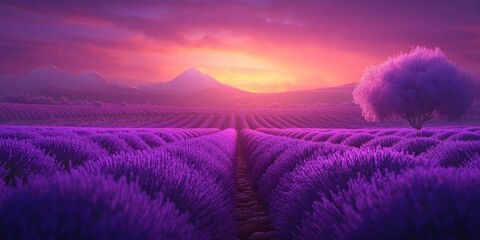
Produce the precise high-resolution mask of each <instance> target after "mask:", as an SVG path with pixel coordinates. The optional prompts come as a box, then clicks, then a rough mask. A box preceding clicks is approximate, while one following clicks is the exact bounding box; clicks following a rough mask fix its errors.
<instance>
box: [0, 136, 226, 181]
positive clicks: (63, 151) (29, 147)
mask: <svg viewBox="0 0 480 240" xmlns="http://www.w3.org/2000/svg"><path fill="white" fill-rule="evenodd" d="M218 131H219V130H218V129H194V130H185V129H184V130H182V129H162V130H152V129H135V130H133V129H99V128H62V127H58V128H52V127H2V128H0V156H1V159H2V164H1V165H0V166H3V167H4V168H5V169H8V170H9V172H10V174H9V175H8V176H7V177H6V181H7V182H10V181H11V180H12V179H13V178H14V177H20V178H23V180H25V179H26V178H27V177H28V175H29V174H30V173H33V172H38V171H40V172H42V171H44V170H45V171H46V172H52V171H57V170H59V169H63V170H68V169H70V168H72V167H77V166H79V165H81V164H82V163H84V162H85V161H87V160H92V161H96V160H98V159H100V158H102V157H105V156H109V155H112V154H119V153H126V152H132V151H144V150H149V149H155V148H159V147H162V146H165V145H167V144H169V143H172V142H177V141H185V140H187V139H192V138H197V137H200V136H204V135H209V134H213V133H216V132H218ZM29 165H31V168H34V169H35V170H28V169H30V167H29ZM13 173H15V176H14V174H13Z"/></svg>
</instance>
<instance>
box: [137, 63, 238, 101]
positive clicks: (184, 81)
mask: <svg viewBox="0 0 480 240" xmlns="http://www.w3.org/2000/svg"><path fill="white" fill-rule="evenodd" d="M139 89H142V90H146V91H159V90H160V91H169V92H174V93H179V94H182V95H187V94H193V93H197V92H202V91H204V90H208V89H216V90H220V91H222V92H226V93H242V92H243V91H242V90H240V89H237V88H234V87H231V86H228V85H226V84H223V83H221V82H219V81H217V80H216V79H214V78H213V77H211V76H209V75H207V74H204V73H202V72H200V71H199V70H197V69H196V68H189V69H187V70H186V71H184V72H183V73H181V74H180V75H178V76H177V77H175V78H174V79H172V80H170V81H168V82H161V83H155V84H152V85H147V86H141V87H139Z"/></svg>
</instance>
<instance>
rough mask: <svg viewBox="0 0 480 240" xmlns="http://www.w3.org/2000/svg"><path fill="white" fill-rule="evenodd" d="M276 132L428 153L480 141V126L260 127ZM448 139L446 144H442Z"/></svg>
mask: <svg viewBox="0 0 480 240" xmlns="http://www.w3.org/2000/svg"><path fill="white" fill-rule="evenodd" d="M259 131H261V132H263V133H267V134H271V135H275V136H284V137H290V138H295V139H301V140H306V141H312V142H327V143H332V144H340V145H345V146H349V147H357V148H371V149H374V148H389V149H392V150H395V151H403V152H407V153H410V154H413V155H421V154H426V153H427V152H429V151H430V150H432V149H434V147H436V146H438V145H441V146H442V147H439V148H443V146H446V145H449V144H450V142H466V143H468V142H473V143H475V142H480V128H478V127H467V128H461V127H458V128H430V129H427V130H422V131H418V130H410V129H360V130H350V129H338V130H332V129H285V130H284V129H260V130H259ZM441 143H446V144H441Z"/></svg>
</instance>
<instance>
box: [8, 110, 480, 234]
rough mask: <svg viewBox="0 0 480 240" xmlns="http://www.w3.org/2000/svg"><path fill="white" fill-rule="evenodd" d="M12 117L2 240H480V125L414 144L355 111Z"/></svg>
mask: <svg viewBox="0 0 480 240" xmlns="http://www.w3.org/2000/svg"><path fill="white" fill-rule="evenodd" d="M3 106H4V108H1V110H0V112H2V114H3V115H2V116H3V118H2V120H3V122H4V125H3V126H2V127H0V156H1V165H0V166H1V168H0V176H1V178H2V180H3V181H2V184H0V192H1V194H2V197H1V203H0V216H1V217H0V219H1V220H0V236H1V238H3V239H45V238H53V239H66V238H68V239H392V238H395V239H446V238H457V239H458V238H462V239H475V238H477V236H480V235H479V234H480V231H479V230H478V228H476V226H477V225H478V224H479V223H480V222H479V219H480V208H479V209H477V207H476V202H478V201H479V200H480V191H479V190H478V184H480V175H479V174H478V168H479V167H480V127H478V125H475V124H474V123H475V121H476V113H475V112H472V113H470V115H469V118H467V120H466V121H464V122H463V123H462V124H459V123H456V124H457V125H453V124H455V123H450V124H452V126H448V124H449V123H448V122H441V121H438V122H433V123H431V124H430V125H429V127H426V128H424V129H422V130H420V131H419V130H415V129H412V128H407V127H405V126H404V124H403V123H402V122H399V121H390V122H382V123H372V126H371V127H363V128H360V126H361V125H362V121H361V118H360V117H359V114H360V113H359V112H356V111H353V110H354V108H353V107H344V108H343V109H342V108H336V109H333V108H329V107H323V108H317V109H316V111H317V113H316V114H313V112H314V111H313V110H312V109H305V108H303V109H301V108H300V109H264V110H261V109H259V110H250V112H249V113H246V114H245V113H244V114H241V113H240V110H235V109H230V110H229V109H224V110H223V112H221V111H220V110H219V109H216V110H212V109H210V110H209V109H198V108H189V109H182V108H176V109H168V108H157V107H151V108H148V107H137V108H135V107H131V108H125V107H123V108H121V107H115V106H113V107H108V106H105V107H103V108H91V107H84V109H82V107H77V108H68V107H67V106H65V107H62V106H53V107H52V106H47V105H46V106H42V107H43V108H44V109H42V108H37V109H36V111H35V110H34V109H35V108H34V107H31V106H28V105H24V106H22V107H23V108H17V106H18V105H12V107H10V106H8V105H6V104H4V105H3ZM9 107H10V108H9ZM12 109H16V111H13V110H12ZM42 110H43V111H42ZM46 110H48V111H46ZM260 112H261V114H260ZM320 113H329V114H328V115H325V116H324V115H323V114H320ZM14 119H15V120H14ZM101 119H104V120H105V119H107V120H108V121H100V120H101ZM116 119H118V120H116ZM135 119H136V120H135ZM141 119H144V120H143V121H142V120H141ZM14 121H17V122H16V124H15V125H14V124H13V123H14ZM130 121H131V122H130ZM129 122H130V123H137V124H138V123H141V125H142V127H141V128H140V127H139V126H137V125H134V126H132V125H130V124H129ZM48 123H50V125H53V126H48V125H49V124H48ZM80 123H83V124H80ZM25 124H28V125H29V126H26V125H25ZM38 124H42V125H43V126H41V125H38ZM61 124H64V125H75V124H78V125H80V127H79V126H76V127H75V126H59V125H61ZM160 124H163V125H160ZM315 124H318V125H319V126H324V127H323V128H312V127H309V126H315ZM442 124H443V127H442V126H441V125H442ZM22 125H23V126H22ZM108 125H110V127H107V126H108ZM121 125H125V126H128V127H121ZM325 126H331V127H330V128H325ZM399 223H402V224H399Z"/></svg>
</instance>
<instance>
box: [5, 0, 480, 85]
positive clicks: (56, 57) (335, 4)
mask: <svg viewBox="0 0 480 240" xmlns="http://www.w3.org/2000/svg"><path fill="white" fill-rule="evenodd" d="M478 12H480V4H479V3H478V1H475V0H464V1H440V2H439V1H434V0H425V1H414V0H405V1H397V2H392V1H381V0H366V1H353V0H351V1H347V0H338V1H307V0H305V1H287V0H276V1H271V0H263V1H251V0H248V1H246V0H243V1H240V0H235V1H227V0H214V1H207V0H205V1H178V0H175V1H174V0H170V1H152V0H143V1H127V0H120V1H118V0H117V1H114V0H107V1H55V0H43V1H40V0H7V1H3V2H2V3H1V4H0V20H1V21H0V22H1V23H0V30H1V32H0V36H1V37H2V38H3V40H2V42H0V48H1V49H2V50H5V51H6V54H5V56H2V57H0V58H2V59H0V61H1V62H2V63H3V62H5V63H7V65H15V64H12V63H8V60H6V58H7V57H8V58H9V59H18V60H19V61H21V60H23V62H26V63H25V65H24V66H23V67H21V66H17V67H13V66H12V67H13V68H10V67H7V66H0V71H2V72H6V71H14V70H15V71H18V69H19V68H22V69H24V68H27V67H30V66H32V65H35V64H41V63H46V64H52V63H54V62H58V61H61V62H64V65H65V68H66V69H79V68H82V67H86V68H87V67H93V68H94V69H91V70H95V71H99V72H102V74H103V75H105V76H111V77H114V78H142V79H152V80H153V79H159V80H167V79H168V78H169V77H172V76H174V72H173V71H178V70H179V69H181V68H186V67H188V66H190V65H191V64H192V62H191V61H189V60H188V59H187V57H186V56H189V55H192V56H193V55H194V52H195V51H198V50H201V51H203V52H204V53H210V54H212V55H215V54H220V55H222V54H225V53H228V54H231V58H235V56H238V55H242V56H246V57H256V58H259V59H262V61H264V62H269V63H270V64H273V65H275V66H276V67H275V70H276V71H277V70H278V69H279V68H282V69H284V70H285V72H288V73H289V74H293V75H295V76H296V80H295V81H296V82H295V83H294V84H293V85H295V84H296V86H295V88H302V87H311V86H312V85H315V84H320V85H322V84H323V85H332V84H335V83H338V84H341V83H345V82H352V81H355V80H356V79H359V78H360V77H361V73H362V69H364V68H365V67H366V66H368V65H369V64H374V63H378V61H383V60H384V59H385V58H387V57H388V56H390V55H392V54H396V53H398V52H400V51H409V50H410V48H411V47H412V46H416V45H425V46H427V47H440V48H442V49H443V50H444V52H446V53H447V55H449V56H451V57H452V59H453V60H454V61H456V62H459V63H460V64H462V65H464V66H467V67H468V68H472V66H474V65H475V64H476V63H475V61H476V60H477V56H478V53H479V52H480V41H479V33H480V31H479V30H478V29H480V28H479V27H478V26H480V16H479V14H478ZM13 39H14V40H13ZM15 41H18V42H20V43H22V42H23V43H24V44H23V45H22V44H20V45H18V44H17V45H15ZM334 54H337V55H339V56H342V57H344V58H348V59H339V58H338V57H335V55H334ZM29 55H32V56H29ZM88 59H90V60H92V59H94V61H93V62H94V63H95V64H89V63H88ZM331 59H333V60H331ZM47 61H53V62H50V63H47ZM187 63H188V64H190V65H187ZM158 64H162V65H161V66H159V65H158ZM320 64H322V65H325V66H328V69H326V67H324V66H318V65H320ZM335 64H336V65H335ZM195 65H202V61H201V60H198V62H197V63H196V64H195ZM220 65H221V64H220ZM200 67H201V66H200ZM210 67H213V66H211V65H210ZM251 67H254V66H251ZM135 68H137V70H135ZM226 68H229V69H234V68H235V66H234V65H231V66H228V67H226ZM127 69H128V70H131V71H130V72H127V71H126V70H127ZM272 71H273V70H272ZM105 72H106V73H105ZM315 72H316V74H318V76H317V77H314V76H312V75H313V74H315ZM306 73H307V74H306ZM125 74H127V75H128V76H126V77H121V76H120V75H125ZM245 74H247V73H245ZM271 75H273V73H272V74H271ZM224 76H226V75H224ZM220 77H221V76H220ZM286 79H287V78H285V79H283V80H282V79H279V80H278V82H279V83H282V82H283V83H285V84H286V82H287V80H286ZM288 79H290V78H288ZM312 79H324V80H322V81H320V82H319V81H313V80H312ZM259 81H260V80H259ZM269 81H271V80H268V81H267V80H266V82H269ZM241 84H242V83H239V85H241ZM272 84H273V83H272ZM289 84H290V83H289ZM257 85H262V84H257ZM252 86H253V85H252ZM288 87H291V86H290V85H289V86H288Z"/></svg>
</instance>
